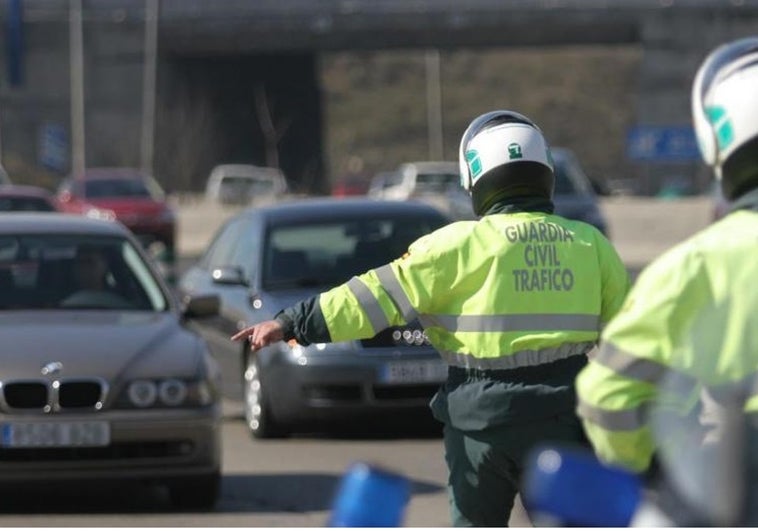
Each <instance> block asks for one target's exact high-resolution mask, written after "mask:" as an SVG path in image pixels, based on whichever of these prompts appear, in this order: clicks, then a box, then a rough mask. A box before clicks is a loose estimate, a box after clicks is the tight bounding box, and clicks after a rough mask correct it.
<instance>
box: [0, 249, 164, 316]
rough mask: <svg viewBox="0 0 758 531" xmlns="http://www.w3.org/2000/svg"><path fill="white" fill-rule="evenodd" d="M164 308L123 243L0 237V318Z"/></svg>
mask: <svg viewBox="0 0 758 531" xmlns="http://www.w3.org/2000/svg"><path fill="white" fill-rule="evenodd" d="M95 277H96V278H95ZM95 280H96V281H97V282H95ZM167 308H168V300H167V298H166V294H165V293H164V291H163V290H162V288H161V286H160V285H159V284H158V282H157V281H156V279H155V277H154V276H153V273H152V272H151V270H150V268H149V266H148V265H147V264H146V263H145V261H144V260H143V258H142V256H141V255H140V254H139V252H138V251H137V250H136V249H135V247H134V246H133V245H132V244H131V243H130V242H129V241H128V240H126V239H124V238H119V237H102V236H83V235H61V234H40V235H0V312H2V311H3V310H9V309H10V310H19V309H23V310H39V309H98V310H138V311H156V312H158V311H164V310H166V309H167Z"/></svg>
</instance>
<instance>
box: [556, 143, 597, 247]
mask: <svg viewBox="0 0 758 531" xmlns="http://www.w3.org/2000/svg"><path fill="white" fill-rule="evenodd" d="M550 152H551V153H552V155H553V164H554V168H555V192H554V194H553V203H554V204H555V213H556V214H558V215H559V216H563V217H564V218H569V219H577V220H579V221H584V222H585V223H589V224H590V225H593V226H594V227H595V228H597V229H598V230H599V231H600V232H602V233H603V234H604V235H605V236H607V237H609V236H610V231H609V228H608V221H607V220H606V217H605V214H603V211H602V209H601V208H600V202H599V201H598V196H597V194H596V193H595V190H594V188H593V186H592V182H591V181H590V179H589V177H587V174H586V173H585V172H584V170H583V169H582V166H581V164H580V163H579V159H577V157H576V155H575V154H574V152H573V151H571V150H570V149H567V148H562V147H553V148H551V149H550Z"/></svg>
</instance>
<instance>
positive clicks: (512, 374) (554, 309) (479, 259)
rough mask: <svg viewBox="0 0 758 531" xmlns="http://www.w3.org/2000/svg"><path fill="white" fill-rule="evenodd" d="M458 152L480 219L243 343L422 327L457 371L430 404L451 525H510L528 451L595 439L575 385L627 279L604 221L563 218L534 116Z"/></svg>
mask: <svg viewBox="0 0 758 531" xmlns="http://www.w3.org/2000/svg"><path fill="white" fill-rule="evenodd" d="M459 157H460V172H461V182H462V185H463V187H464V188H465V189H466V190H467V191H468V192H469V193H470V194H471V200H472V204H473V208H474V212H475V213H476V214H477V216H481V218H480V219H478V220H469V221H459V222H455V223H452V224H450V225H447V226H445V227H443V228H441V229H439V230H437V231H435V232H433V233H431V234H429V235H426V236H424V237H422V238H420V239H418V240H417V241H415V242H414V243H412V244H411V245H410V247H409V250H408V252H407V253H406V254H405V255H404V256H403V257H402V258H399V259H397V260H394V261H393V262H391V263H389V264H387V265H384V266H382V267H379V268H377V269H373V270H370V271H368V272H366V273H364V274H362V275H360V276H358V277H354V278H353V279H351V280H350V281H348V282H346V283H345V284H343V285H340V286H338V287H336V288H334V289H332V290H330V291H327V292H325V293H321V294H320V295H318V296H316V297H314V298H311V299H309V300H306V301H303V302H301V303H299V304H297V305H295V306H293V307H290V308H287V309H285V310H283V311H281V312H280V313H279V314H278V315H277V316H276V318H275V320H273V321H267V322H263V323H260V324H257V325H254V326H250V327H248V328H245V329H244V330H241V331H240V332H239V333H238V334H236V335H235V336H233V337H232V339H234V340H246V341H249V343H250V346H251V348H252V349H259V348H261V347H264V346H266V345H269V344H271V343H272V342H275V341H279V340H292V339H294V340H296V341H297V342H298V343H300V344H303V345H307V344H309V343H315V342H328V341H345V340H351V339H359V338H368V337H372V336H373V335H375V334H377V333H378V332H380V331H381V330H383V329H385V328H387V327H390V326H399V325H403V324H406V323H408V322H409V321H411V320H413V319H418V320H419V321H420V322H421V324H422V325H423V327H424V329H425V332H426V334H427V336H428V339H429V341H430V342H431V344H432V345H433V346H434V347H435V348H436V349H437V350H438V351H439V352H440V354H441V355H442V357H443V358H444V359H445V361H446V362H447V363H448V364H449V369H448V377H447V381H446V382H445V383H444V384H443V385H442V386H441V388H440V389H439V391H438V393H437V394H436V395H435V397H434V398H433V400H432V403H431V407H432V412H433V414H434V416H435V418H437V419H438V420H439V421H441V422H443V423H444V442H445V450H446V456H445V458H446V461H447V465H448V469H449V478H448V490H449V497H450V510H451V517H452V521H453V523H454V524H455V525H456V526H471V525H475V526H507V525H508V520H509V518H510V512H511V509H512V506H513V503H514V499H515V496H516V494H517V492H518V486H519V479H520V475H521V471H522V460H523V459H524V457H525V454H526V453H527V452H528V451H529V448H530V447H531V446H533V445H534V444H536V443H538V442H541V441H545V440H552V441H562V442H582V441H584V434H583V431H582V428H581V424H580V422H579V419H578V418H577V417H576V414H575V411H574V410H575V407H576V399H575V392H574V380H575V378H576V375H577V374H578V372H579V370H580V369H581V368H582V367H584V366H585V364H586V361H587V353H588V352H589V351H590V350H591V349H592V348H593V347H594V346H595V344H596V342H597V340H598V337H599V334H600V330H601V327H602V326H603V324H604V323H605V322H607V321H608V320H610V318H611V317H612V316H613V315H614V314H615V313H616V311H617V310H618V309H619V308H620V307H621V305H622V302H623V300H624V298H625V296H626V294H627V291H628V288H629V277H628V274H627V271H626V269H625V267H624V265H623V263H622V262H621V260H620V258H619V256H618V254H617V253H616V251H615V249H614V248H613V247H612V245H611V244H610V243H609V242H608V240H607V239H606V238H605V237H604V236H603V234H601V233H600V232H599V231H598V230H597V229H596V228H595V227H593V226H591V225H588V224H586V223H583V222H580V221H573V220H567V219H564V218H562V217H560V216H557V215H555V214H553V202H552V196H553V188H554V182H555V177H554V173H553V165H552V159H551V156H550V148H549V147H548V144H547V142H546V141H545V138H544V137H543V135H542V132H541V131H540V129H539V128H538V127H537V126H536V125H535V124H534V123H533V122H532V121H531V120H530V119H529V118H527V117H526V116H523V115H521V114H519V113H516V112H512V111H507V110H499V111H493V112H489V113H487V114H484V115H482V116H479V117H478V118H476V119H475V120H474V121H473V122H472V123H471V124H470V125H469V127H468V128H467V129H466V131H465V133H464V134H463V137H462V139H461V144H460V152H459Z"/></svg>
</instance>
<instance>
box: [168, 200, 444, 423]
mask: <svg viewBox="0 0 758 531" xmlns="http://www.w3.org/2000/svg"><path fill="white" fill-rule="evenodd" d="M448 221H449V220H448V219H447V218H446V217H445V216H443V215H442V214H441V213H440V212H439V211H438V210H437V209H435V208H433V207H431V206H429V205H425V204H422V203H415V202H398V201H376V200H370V199H367V198H342V199H337V198H322V199H313V198H312V199H303V200H299V201H289V202H283V203H279V204H277V205H270V206H266V207H261V208H254V209H247V210H245V211H243V212H241V213H239V214H237V215H236V216H234V217H233V218H231V219H230V220H229V221H228V222H227V223H226V224H225V225H224V226H222V227H221V228H220V229H219V231H218V232H217V234H216V235H215V237H214V238H213V240H212V241H211V243H210V246H209V247H208V249H207V250H206V252H205V253H204V255H203V256H202V258H201V259H200V261H199V262H198V263H197V264H195V265H194V266H193V267H191V268H190V269H189V270H188V271H187V272H186V273H185V274H184V275H183V276H182V277H181V279H180V280H179V283H178V289H179V291H180V292H181V293H185V294H196V293H215V294H218V295H219V297H220V298H221V310H220V315H219V316H218V317H216V318H212V319H197V320H194V324H195V326H197V329H198V330H199V331H200V332H201V333H202V334H203V335H204V336H205V337H206V339H207V340H208V344H209V345H210V347H211V349H212V351H213V354H214V355H215V356H216V357H217V359H218V362H219V365H220V366H221V370H222V373H223V383H224V385H223V387H224V394H225V395H226V396H227V397H228V398H230V399H234V400H240V399H241V400H242V402H243V408H244V412H245V418H246V422H247V426H248V427H249V429H250V432H251V434H252V435H253V436H254V437H256V438H266V437H276V436H282V435H286V434H288V433H290V432H292V431H297V430H298V429H301V428H304V427H306V426H307V427H312V426H314V424H315V423H318V422H322V421H342V422H347V421H349V420H351V419H361V418H362V419H367V418H371V419H376V418H378V416H379V415H380V414H386V415H388V416H394V417H397V416H402V414H404V413H409V416H412V412H417V413H418V412H421V413H424V414H426V415H427V416H428V417H429V418H431V415H430V413H429V409H428V404H429V400H430V399H431V397H432V395H433V393H434V392H435V391H436V389H437V388H438V386H439V384H440V382H442V381H443V380H444V378H445V376H446V374H447V368H446V366H445V364H444V363H443V362H442V360H441V358H440V356H439V354H438V353H437V352H436V350H434V349H433V348H432V347H431V346H430V345H429V344H428V341H426V338H425V335H424V333H423V331H422V330H421V327H420V326H419V325H418V324H417V323H411V324H409V325H408V326H402V327H396V328H392V329H389V330H386V331H383V332H380V333H379V334H377V335H376V336H375V337H373V338H369V339H364V340H361V341H349V342H338V343H331V344H318V345H310V346H307V347H302V346H299V345H290V344H287V343H283V342H280V343H278V344H275V345H272V346H269V347H267V348H264V349H261V350H260V351H257V352H251V351H250V348H249V345H246V344H242V343H239V342H232V341H231V340H230V339H229V338H230V337H231V336H232V335H233V334H234V333H236V332H237V331H238V330H239V329H240V327H242V326H244V325H247V324H251V323H256V322H260V321H263V320H266V319H270V318H272V317H273V316H274V315H275V314H276V313H277V312H278V311H279V310H281V309H282V308H284V307H286V306H289V305H291V304H293V303H295V302H297V301H300V300H302V299H304V298H307V297H309V296H312V295H315V294H317V293H319V292H321V291H324V290H327V289H329V288H331V287H333V286H336V285H338V284H340V283H342V282H345V281H347V280H349V279H350V278H351V277H353V276H354V275H357V274H359V273H363V272H365V271H367V270H369V269H371V268H373V267H377V266H379V265H383V264H385V263H387V262H390V261H391V260H393V259H395V258H399V257H400V256H401V255H402V254H403V253H405V252H406V250H407V248H408V244H409V243H411V242H412V241H414V240H415V239H417V238H418V237H420V236H421V235H423V234H426V233H429V232H431V231H433V230H435V229H437V228H438V227H441V226H442V225H445V224H446V223H448Z"/></svg>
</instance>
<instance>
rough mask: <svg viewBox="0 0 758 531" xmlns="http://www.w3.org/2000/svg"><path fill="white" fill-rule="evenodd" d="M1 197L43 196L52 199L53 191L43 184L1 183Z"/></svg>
mask: <svg viewBox="0 0 758 531" xmlns="http://www.w3.org/2000/svg"><path fill="white" fill-rule="evenodd" d="M0 197H41V198H43V199H51V198H52V193H51V192H50V191H48V190H47V189H46V188H42V187H41V186H31V185H26V184H0Z"/></svg>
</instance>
